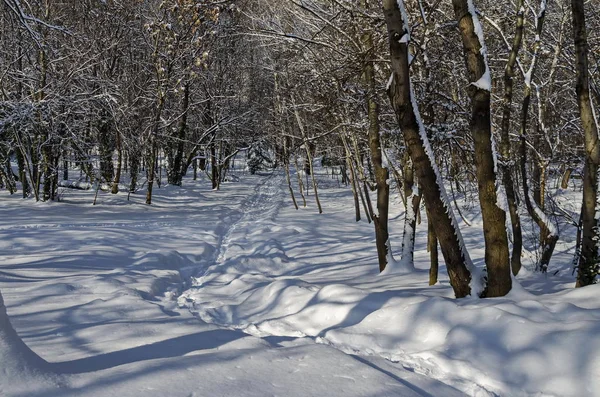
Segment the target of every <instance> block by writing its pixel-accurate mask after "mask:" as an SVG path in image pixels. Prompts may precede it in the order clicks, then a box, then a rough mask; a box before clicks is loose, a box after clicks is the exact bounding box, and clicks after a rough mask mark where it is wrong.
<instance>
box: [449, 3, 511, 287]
mask: <svg viewBox="0 0 600 397" xmlns="http://www.w3.org/2000/svg"><path fill="white" fill-rule="evenodd" d="M471 1H472V0H452V5H453V6H454V14H455V17H456V20H457V21H458V27H459V30H460V34H461V37H462V42H463V49H464V54H465V62H466V66H467V71H468V77H469V80H470V81H471V84H470V86H469V87H468V88H467V92H468V94H469V97H470V98H471V107H472V113H471V125H470V128H471V134H472V135H473V141H474V146H475V147H474V149H475V167H476V170H477V183H478V188H479V203H480V206H481V215H482V218H483V235H484V240H485V264H486V268H487V287H486V291H485V292H484V296H489V297H495V296H504V295H506V294H507V293H508V292H509V291H510V288H511V284H512V280H511V277H510V271H511V270H510V260H509V254H508V237H507V234H506V213H505V212H504V210H503V209H502V208H500V207H499V206H498V204H497V202H498V195H497V193H496V170H495V167H496V164H495V158H494V157H495V153H494V152H493V136H492V129H491V126H492V125H491V109H490V94H491V93H490V90H491V76H490V70H489V68H488V65H487V59H486V54H485V43H484V39H483V31H482V27H481V24H480V23H479V20H478V18H477V15H473V14H472V13H471V12H472V10H473V9H474V6H473V4H472V3H471Z"/></svg>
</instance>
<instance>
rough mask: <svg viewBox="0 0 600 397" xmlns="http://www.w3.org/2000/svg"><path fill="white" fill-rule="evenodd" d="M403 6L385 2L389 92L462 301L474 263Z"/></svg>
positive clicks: (469, 292)
mask: <svg viewBox="0 0 600 397" xmlns="http://www.w3.org/2000/svg"><path fill="white" fill-rule="evenodd" d="M399 5H400V6H402V7H404V4H403V1H402V0H400V1H397V0H384V1H383V11H384V15H385V21H386V24H387V28H388V35H389V43H390V53H391V60H392V72H393V77H392V82H391V84H390V86H389V92H388V93H389V96H390V101H391V104H392V107H393V109H394V111H395V113H396V117H397V119H398V123H399V124H400V128H401V130H402V132H403V134H404V140H405V142H406V146H407V147H408V150H409V154H410V157H411V159H412V161H413V164H414V166H415V170H416V171H417V176H418V178H419V183H420V185H421V192H422V194H423V197H424V199H425V205H426V206H427V208H428V210H429V212H430V214H431V219H432V222H435V224H436V228H437V232H438V239H439V241H440V247H441V249H442V255H443V256H444V259H445V262H446V268H447V269H448V276H449V278H450V284H451V285H452V288H453V289H454V294H455V295H456V297H457V298H462V297H465V296H467V295H470V294H471V286H470V282H471V273H470V272H469V270H468V269H467V266H470V265H471V262H470V258H469V257H468V253H467V251H466V249H465V248H464V244H463V243H462V237H461V233H460V230H459V229H458V227H457V224H456V220H454V216H453V214H452V209H451V208H450V204H449V203H448V202H447V200H446V202H444V201H443V200H442V195H443V196H444V197H445V190H444V185H443V182H442V179H441V176H440V174H439V172H438V171H437V165H436V164H435V161H434V157H433V153H432V152H431V149H430V146H429V140H428V138H427V134H426V132H425V128H424V127H423V125H422V123H421V121H420V117H419V113H418V108H417V106H416V99H415V98H414V94H413V92H412V87H411V83H410V76H409V67H408V38H409V32H408V31H406V30H405V28H404V26H410V25H409V23H408V21H403V19H402V13H401V12H400V9H399ZM403 39H405V40H403Z"/></svg>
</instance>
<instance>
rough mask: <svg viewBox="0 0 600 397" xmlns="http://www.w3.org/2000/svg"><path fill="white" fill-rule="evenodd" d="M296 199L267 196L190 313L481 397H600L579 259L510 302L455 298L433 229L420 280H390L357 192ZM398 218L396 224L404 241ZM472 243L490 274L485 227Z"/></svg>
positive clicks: (598, 306) (250, 208)
mask: <svg viewBox="0 0 600 397" xmlns="http://www.w3.org/2000/svg"><path fill="white" fill-rule="evenodd" d="M285 189H286V186H285V185H284V181H283V177H282V176H277V175H276V176H273V177H272V178H270V179H268V180H267V181H266V182H264V183H263V184H262V185H261V186H260V187H259V188H258V194H257V195H256V196H255V197H256V199H257V200H254V201H252V200H251V201H247V202H246V204H245V207H244V210H243V213H244V215H243V216H242V217H241V218H240V219H239V220H238V221H237V222H236V223H235V224H234V226H233V227H232V228H230V230H229V232H228V234H227V238H226V239H225V242H224V244H223V245H222V246H221V249H220V253H219V255H218V258H217V261H216V263H215V264H214V265H212V266H210V267H208V268H207V269H206V271H204V272H202V274H199V275H198V277H197V278H195V279H194V281H193V285H192V287H191V288H190V289H189V290H187V291H185V292H184V293H183V294H182V295H181V297H180V298H179V300H178V302H179V305H180V307H181V308H189V310H191V311H192V312H193V313H195V314H196V315H197V316H198V317H199V318H200V319H202V320H203V321H205V322H207V323H211V324H215V325H218V326H221V327H228V328H229V329H232V330H242V331H244V332H245V333H247V334H250V335H254V336H257V337H261V338H263V339H266V340H271V341H278V343H279V344H280V345H284V346H285V345H288V344H294V343H305V342H306V341H307V340H310V341H312V342H313V343H317V344H319V345H326V346H331V347H334V348H336V349H338V350H340V351H342V352H345V353H347V354H350V355H353V356H354V357H356V358H357V359H359V360H361V361H368V360H377V363H378V365H382V366H383V367H384V368H385V369H384V370H386V371H388V370H390V368H394V369H401V368H404V369H408V370H409V371H412V372H414V373H418V374H423V375H426V376H427V377H430V378H433V379H437V380H439V381H441V382H443V383H445V384H447V385H450V386H452V387H455V388H456V389H459V390H461V391H462V392H464V393H466V394H468V395H472V396H495V395H497V396H600V354H599V353H598V352H600V299H599V296H600V286H597V285H596V286H591V287H587V288H584V289H578V290H575V289H574V288H573V285H574V278H573V277H572V276H571V275H570V274H569V273H570V271H569V269H568V267H569V259H570V257H569V255H568V253H567V252H561V251H560V250H558V253H557V255H556V256H555V260H557V261H561V260H562V261H564V262H565V263H564V268H566V269H562V272H560V274H559V275H558V276H555V275H551V274H549V275H542V274H539V273H531V272H528V271H527V269H524V270H523V271H522V274H521V275H520V276H519V280H515V282H514V288H513V291H512V292H511V293H510V294H509V296H507V297H504V298H497V299H484V300H481V299H478V298H469V299H462V300H456V299H454V298H453V294H452V290H451V288H450V287H449V285H448V280H447V276H446V275H445V274H444V273H445V268H443V267H442V268H441V270H440V278H441V281H440V283H439V284H438V285H436V286H433V287H430V286H428V285H427V281H428V276H427V270H428V265H429V262H428V254H427V253H426V252H425V251H424V248H425V246H426V245H425V241H426V227H425V226H423V225H421V226H420V227H419V234H418V238H417V244H416V246H417V249H418V250H419V251H418V252H417V253H416V255H415V262H416V263H415V264H416V268H417V270H416V271H415V272H414V273H412V274H409V275H379V274H378V269H377V265H376V257H375V251H374V238H373V232H372V226H371V225H368V224H367V223H366V222H364V223H359V224H356V223H354V221H353V214H352V202H351V197H350V196H349V195H348V194H347V192H345V191H342V190H338V189H326V188H325V189H322V191H321V195H322V197H321V200H322V202H323V203H324V206H325V214H323V215H318V214H317V213H316V210H315V209H314V205H312V208H308V209H301V210H300V211H296V210H295V209H294V208H293V207H292V206H291V205H289V204H287V202H288V200H289V199H288V197H287V191H286V190H285ZM284 203H286V204H284ZM399 207H400V206H396V209H395V211H396V214H397V215H396V216H395V217H394V218H393V219H392V221H391V229H392V241H396V242H398V243H399V242H400V241H401V238H402V236H401V235H400V234H399V232H400V231H401V230H402V223H401V221H402V217H401V216H399V210H400V208H399ZM463 233H464V236H465V241H466V243H467V245H468V247H469V249H470V252H471V253H472V255H473V257H474V259H475V260H476V263H478V264H479V265H480V266H481V260H482V259H481V258H482V257H483V241H482V237H481V225H480V224H479V223H478V221H477V218H476V219H475V223H474V224H473V226H471V227H465V228H464V229H463ZM559 246H560V245H559ZM563 246H564V245H563ZM561 247H562V246H561ZM521 285H523V286H525V287H522V286H521ZM382 362H383V363H384V364H381V363H382ZM433 395H443V394H433Z"/></svg>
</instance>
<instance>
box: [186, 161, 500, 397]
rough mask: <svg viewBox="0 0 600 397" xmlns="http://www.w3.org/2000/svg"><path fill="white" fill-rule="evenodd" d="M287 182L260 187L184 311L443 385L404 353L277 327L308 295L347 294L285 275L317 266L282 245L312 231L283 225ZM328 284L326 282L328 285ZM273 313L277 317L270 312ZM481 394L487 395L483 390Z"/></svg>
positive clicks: (277, 177)
mask: <svg viewBox="0 0 600 397" xmlns="http://www.w3.org/2000/svg"><path fill="white" fill-rule="evenodd" d="M284 183H285V180H284V176H283V174H281V173H280V174H273V175H272V176H271V177H269V178H268V179H266V180H265V181H264V182H263V183H261V184H260V185H257V186H256V188H255V192H254V195H253V196H251V197H250V198H249V199H247V200H246V201H245V202H244V204H243V205H242V206H241V209H242V213H243V215H242V216H241V217H240V218H239V219H238V220H237V221H235V222H234V223H233V224H231V226H230V227H229V229H228V230H227V232H226V233H225V235H224V237H223V239H222V243H221V244H220V248H219V250H218V255H217V256H216V260H215V263H214V264H213V265H212V266H209V267H208V268H207V269H206V270H205V271H204V272H203V274H202V275H201V276H200V277H198V278H195V279H193V282H192V287H191V288H190V289H188V290H187V291H184V292H183V293H182V294H181V295H180V297H179V299H178V302H179V306H180V308H182V309H184V308H188V309H189V310H190V312H191V313H193V314H194V315H196V316H198V317H199V318H200V319H201V320H202V321H204V322H207V323H210V324H214V325H217V326H219V327H224V328H227V329H231V330H240V331H243V332H245V333H247V334H248V335H252V336H256V337H259V338H266V339H267V340H272V341H275V342H276V343H277V344H278V345H281V346H288V345H292V346H293V345H297V344H301V345H304V344H315V345H316V346H328V347H332V348H334V349H336V350H338V351H340V352H341V353H343V354H347V355H348V356H350V357H352V358H354V359H356V360H358V361H359V362H362V363H364V364H366V365H369V366H371V367H372V368H374V369H377V370H378V371H380V372H382V373H384V374H385V373H386V372H387V370H389V369H390V367H392V368H395V370H396V371H397V370H401V371H406V370H408V372H407V373H411V374H415V375H416V374H421V375H426V376H428V377H430V376H432V375H437V376H434V377H437V378H438V380H443V379H444V376H443V374H440V373H437V374H432V372H431V371H429V370H428V368H427V367H428V366H424V367H423V366H421V365H419V362H420V361H421V360H414V359H413V360H409V359H407V358H406V357H403V356H402V355H395V356H393V357H390V356H389V355H386V354H379V353H376V352H374V351H372V350H370V349H354V348H353V347H352V346H347V345H345V344H344V343H337V342H336V341H332V340H328V339H327V337H326V336H325V334H326V331H321V332H319V333H318V334H311V333H305V332H302V330H303V328H304V326H303V325H301V324H293V325H292V324H285V322H282V321H278V320H279V319H280V318H285V317H286V316H288V315H292V314H294V313H296V312H298V311H300V310H301V306H305V305H308V304H309V302H308V301H306V298H307V296H308V297H311V298H312V299H314V298H315V297H318V296H319V294H321V293H322V292H325V294H329V293H330V291H332V290H333V291H334V292H333V293H334V294H337V292H342V293H345V292H347V290H344V289H343V288H342V290H340V287H341V286H339V285H338V286H331V287H328V286H327V285H325V286H323V285H318V284H317V283H315V281H314V280H311V277H310V272H308V273H307V274H306V275H302V274H301V277H302V276H308V277H307V279H308V280H309V281H305V280H303V279H302V278H301V277H294V276H292V275H291V274H293V273H294V272H290V274H289V275H288V274H285V273H282V272H281V270H282V266H283V267H284V268H285V267H287V265H290V266H293V268H295V269H297V270H300V269H302V268H303V267H306V266H308V267H310V266H311V264H310V263H307V262H306V261H299V260H295V259H294V258H291V257H289V256H288V255H287V251H286V248H285V247H284V244H283V243H282V241H285V240H286V238H289V236H290V235H291V236H299V235H301V234H302V233H304V234H306V233H307V232H308V230H307V229H304V228H302V227H299V226H298V225H297V224H293V225H287V226H282V225H281V224H282V223H281V219H279V218H278V215H279V213H280V211H281V209H282V208H283V207H284V205H285V200H286V199H287V198H288V197H287V194H288V193H287V191H286V190H285V189H284ZM273 234H274V235H275V236H273ZM265 236H267V237H266V238H265ZM280 240H281V241H280ZM309 250H310V248H309ZM324 281H325V283H327V280H324ZM336 289H337V291H335V290H336ZM265 291H266V292H265ZM276 294H281V296H283V297H284V298H283V303H282V302H274V300H273V299H271V298H272V296H273V295H276ZM253 295H255V296H253ZM265 295H266V296H265ZM286 295H291V296H286ZM294 300H297V301H296V302H294ZM248 302H251V306H250V312H249V313H241V312H239V311H236V306H238V305H239V306H241V307H243V308H244V309H248V306H246V305H245V304H247V303H248ZM269 306H270V307H269ZM281 306H283V307H284V308H283V313H281V312H278V311H277V309H279V308H280V307H281ZM270 310H272V311H273V312H271V313H270V312H269V311H270ZM256 312H262V313H264V314H266V315H267V316H271V317H275V318H276V319H275V321H270V320H267V321H264V320H259V321H256V320H255V319H254V318H253V316H252V315H253V314H256ZM331 315H332V316H336V315H339V313H335V311H334V310H333V311H332V312H331ZM386 368H387V370H386ZM468 387H469V386H468ZM468 387H467V388H468ZM448 390H452V391H451V392H450V391H447V393H453V394H457V395H458V394H460V393H459V392H458V391H457V390H456V389H452V388H451V389H448ZM481 390H485V389H483V388H480V391H481ZM423 395H428V393H424V394H423ZM483 395H489V396H493V395H494V394H493V393H484V394H483Z"/></svg>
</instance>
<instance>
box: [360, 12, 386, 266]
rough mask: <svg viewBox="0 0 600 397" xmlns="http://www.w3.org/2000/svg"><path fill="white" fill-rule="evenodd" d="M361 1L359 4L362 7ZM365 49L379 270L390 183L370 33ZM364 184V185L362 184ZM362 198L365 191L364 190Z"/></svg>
mask: <svg viewBox="0 0 600 397" xmlns="http://www.w3.org/2000/svg"><path fill="white" fill-rule="evenodd" d="M364 5H365V4H364V2H363V6H364ZM362 44H363V47H364V48H365V49H366V50H367V51H366V52H365V54H364V55H365V58H366V59H365V60H364V62H365V63H364V67H363V72H364V79H365V83H366V85H367V109H368V115H369V149H370V152H371V162H372V163H373V168H374V172H375V184H376V186H377V214H375V213H373V214H371V215H372V219H373V225H374V226H375V246H376V247H377V258H378V262H379V271H380V272H382V271H383V270H384V269H385V268H386V266H387V261H388V249H389V241H388V240H389V233H388V214H389V198H390V186H389V185H388V179H389V177H390V175H389V171H388V169H387V168H385V167H384V166H383V156H382V148H381V140H380V133H379V104H378V103H377V90H376V87H375V70H374V67H373V62H372V61H371V60H372V59H375V56H374V55H373V53H372V51H373V49H374V45H373V36H372V34H371V33H366V34H365V35H364V36H363V37H362ZM365 186H366V184H365ZM365 195H366V197H369V192H368V190H367V189H365Z"/></svg>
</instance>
